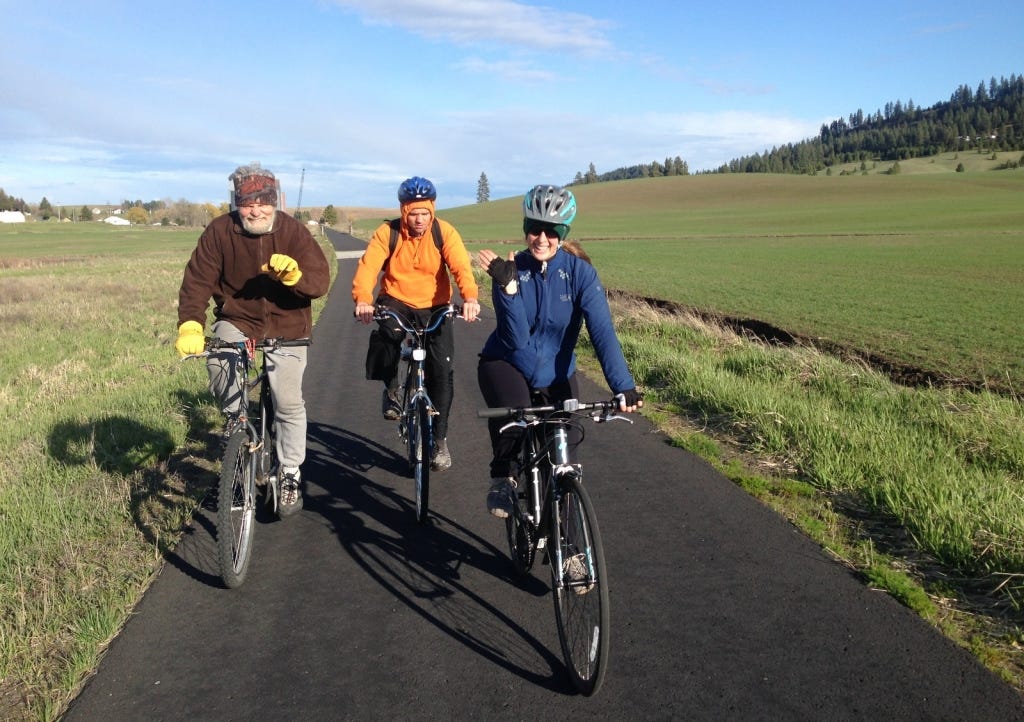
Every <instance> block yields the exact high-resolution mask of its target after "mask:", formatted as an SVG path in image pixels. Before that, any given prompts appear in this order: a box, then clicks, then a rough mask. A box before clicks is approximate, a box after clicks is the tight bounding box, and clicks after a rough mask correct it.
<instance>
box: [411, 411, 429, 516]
mask: <svg viewBox="0 0 1024 722" xmlns="http://www.w3.org/2000/svg"><path fill="white" fill-rule="evenodd" d="M430 429H431V427H430V410H429V409H428V408H427V402H426V401H425V400H424V399H422V398H421V399H419V400H418V401H416V403H415V405H414V406H413V409H412V416H411V418H410V419H409V465H410V466H411V467H412V478H413V480H414V481H415V483H416V521H418V522H419V523H420V524H423V523H425V522H426V521H427V513H428V511H429V508H430V449H431V446H432V444H433V439H431V433H430Z"/></svg>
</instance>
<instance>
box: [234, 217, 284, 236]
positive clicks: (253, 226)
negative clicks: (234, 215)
mask: <svg viewBox="0 0 1024 722" xmlns="http://www.w3.org/2000/svg"><path fill="white" fill-rule="evenodd" d="M275 218H277V211H274V212H273V213H271V214H270V217H269V218H266V219H259V220H255V221H253V220H249V219H248V218H247V217H246V216H241V219H242V228H244V229H245V232H246V233H249V234H251V235H254V236H262V235H263V234H265V233H270V232H271V231H272V230H274V219H275Z"/></svg>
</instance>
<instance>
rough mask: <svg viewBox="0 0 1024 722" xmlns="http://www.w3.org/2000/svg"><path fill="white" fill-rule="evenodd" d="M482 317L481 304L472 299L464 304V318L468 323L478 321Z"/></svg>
mask: <svg viewBox="0 0 1024 722" xmlns="http://www.w3.org/2000/svg"><path fill="white" fill-rule="evenodd" d="M479 316H480V303H479V302H478V301H477V300H476V299H475V298H471V299H469V300H468V301H463V303H462V317H463V318H464V319H466V320H467V321H476V320H477V318H479Z"/></svg>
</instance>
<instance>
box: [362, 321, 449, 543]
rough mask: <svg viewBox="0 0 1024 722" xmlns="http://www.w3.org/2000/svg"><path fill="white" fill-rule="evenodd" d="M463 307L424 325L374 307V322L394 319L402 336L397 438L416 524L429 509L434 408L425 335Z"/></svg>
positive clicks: (425, 515)
mask: <svg viewBox="0 0 1024 722" xmlns="http://www.w3.org/2000/svg"><path fill="white" fill-rule="evenodd" d="M461 315H462V308H461V307H460V306H456V305H454V304H448V305H447V306H443V307H442V308H439V309H437V310H436V311H434V312H433V313H432V314H431V315H430V319H429V321H428V322H427V324H426V325H425V326H424V325H423V324H420V323H418V322H417V321H416V320H415V319H412V318H407V317H405V316H404V315H403V314H401V313H399V312H398V311H395V310H394V309H392V308H388V307H387V306H377V308H376V310H375V311H374V314H373V318H374V320H375V321H387V320H394V322H395V323H397V324H398V326H399V328H401V329H402V330H403V331H404V332H405V334H406V337H405V342H404V343H403V344H402V355H401V360H402V361H403V362H404V363H405V365H406V373H405V383H404V384H403V385H402V387H401V389H402V415H401V416H400V417H399V418H398V435H399V436H400V437H401V438H402V441H403V442H404V443H405V445H406V449H407V453H408V459H409V470H410V472H411V473H412V478H413V480H414V481H415V485H416V521H418V522H419V523H420V524H423V523H425V522H426V521H427V515H428V511H429V508H430V453H431V451H432V450H433V448H434V417H435V416H437V414H438V412H437V409H436V408H435V407H434V402H433V401H431V400H430V395H429V394H428V393H427V388H426V359H427V344H426V338H427V334H430V333H433V332H434V331H436V330H437V329H438V328H439V327H440V326H441V324H442V323H444V320H445V319H446V318H448V317H449V316H461Z"/></svg>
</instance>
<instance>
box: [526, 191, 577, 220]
mask: <svg viewBox="0 0 1024 722" xmlns="http://www.w3.org/2000/svg"><path fill="white" fill-rule="evenodd" d="M575 217H576V197H575V196H574V195H573V194H572V191H571V190H569V189H568V188H561V187H559V186H544V185H540V186H534V187H533V188H531V189H530V190H529V191H527V193H526V195H525V196H523V219H524V220H530V221H541V222H542V223H551V224H553V225H562V226H566V229H567V230H568V226H569V224H571V223H572V220H573V218H575Z"/></svg>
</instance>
